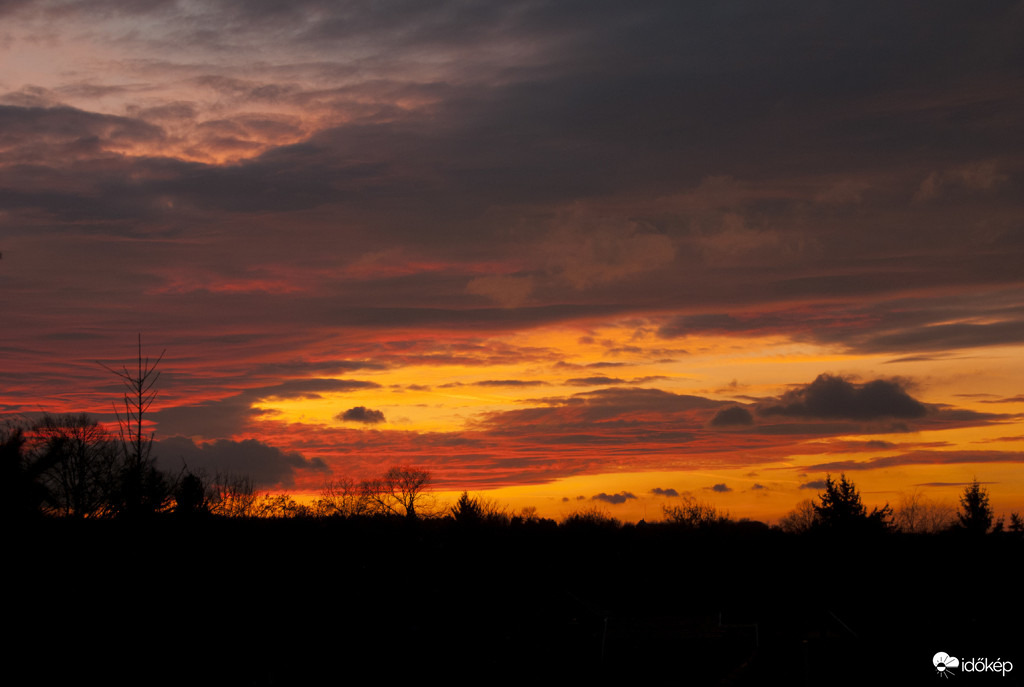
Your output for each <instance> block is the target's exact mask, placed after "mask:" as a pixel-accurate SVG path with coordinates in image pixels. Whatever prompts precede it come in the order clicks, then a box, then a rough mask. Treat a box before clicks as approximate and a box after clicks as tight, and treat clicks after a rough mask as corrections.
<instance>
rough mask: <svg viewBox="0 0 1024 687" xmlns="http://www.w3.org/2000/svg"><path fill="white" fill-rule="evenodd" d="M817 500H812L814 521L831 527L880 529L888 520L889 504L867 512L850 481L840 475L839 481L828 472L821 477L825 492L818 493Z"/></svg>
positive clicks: (844, 529)
mask: <svg viewBox="0 0 1024 687" xmlns="http://www.w3.org/2000/svg"><path fill="white" fill-rule="evenodd" d="M818 498H819V499H820V501H821V502H820V503H815V504H813V507H814V513H815V515H816V516H817V521H816V525H817V526H818V527H820V528H824V529H828V530H833V531H865V530H884V529H886V528H887V527H889V525H890V524H891V521H892V508H891V507H890V506H889V504H886V505H884V506H883V507H882V508H875V509H873V510H872V511H871V513H868V512H867V508H865V507H864V504H863V503H862V502H861V498H860V492H858V491H857V487H856V486H854V484H853V482H851V481H849V480H847V479H846V475H841V476H840V478H839V481H838V482H836V481H835V480H833V479H832V476H831V475H827V476H826V477H825V492H824V493H823V494H819V495H818Z"/></svg>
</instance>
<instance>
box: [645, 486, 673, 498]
mask: <svg viewBox="0 0 1024 687" xmlns="http://www.w3.org/2000/svg"><path fill="white" fill-rule="evenodd" d="M651 493H652V494H655V495H657V496H666V497H668V498H675V497H676V496H679V492H678V491H676V490H675V489H672V488H671V487H669V488H668V489H662V488H661V487H654V488H653V489H651Z"/></svg>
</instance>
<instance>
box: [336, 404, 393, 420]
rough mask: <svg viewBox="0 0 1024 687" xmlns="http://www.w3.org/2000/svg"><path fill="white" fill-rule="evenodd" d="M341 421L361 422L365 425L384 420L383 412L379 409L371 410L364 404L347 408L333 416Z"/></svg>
mask: <svg viewBox="0 0 1024 687" xmlns="http://www.w3.org/2000/svg"><path fill="white" fill-rule="evenodd" d="M335 419H337V420H341V421H343V422H361V423H363V424H365V425H376V424H379V423H381V422H384V413H383V412H381V411H379V410H372V409H370V408H367V407H366V406H356V407H355V408H349V409H348V410H346V411H345V412H343V413H338V415H337V416H336V417H335Z"/></svg>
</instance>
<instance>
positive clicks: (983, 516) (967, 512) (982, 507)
mask: <svg viewBox="0 0 1024 687" xmlns="http://www.w3.org/2000/svg"><path fill="white" fill-rule="evenodd" d="M992 517H993V515H992V507H991V506H990V505H989V502H988V489H986V488H985V487H983V486H981V484H979V483H978V480H977V479H975V480H974V481H973V482H971V484H969V485H968V486H967V487H965V488H964V493H963V494H962V495H961V496H960V510H959V512H958V513H957V520H958V521H959V523H960V527H962V528H963V529H965V530H967V531H968V532H971V533H974V534H985V533H986V532H988V531H989V529H991V527H992Z"/></svg>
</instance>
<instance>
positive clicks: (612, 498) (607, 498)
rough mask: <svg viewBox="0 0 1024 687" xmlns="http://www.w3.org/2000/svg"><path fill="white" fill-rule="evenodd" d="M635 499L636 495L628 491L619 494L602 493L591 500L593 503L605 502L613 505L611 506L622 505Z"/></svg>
mask: <svg viewBox="0 0 1024 687" xmlns="http://www.w3.org/2000/svg"><path fill="white" fill-rule="evenodd" d="M635 498H636V496H635V495H634V494H631V493H630V492H628V491H622V492H619V493H618V494H606V493H604V492H601V493H600V494H596V495H594V496H591V497H590V500H591V501H604V502H605V503H611V504H620V503H625V502H626V501H628V500H629V499H635Z"/></svg>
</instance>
